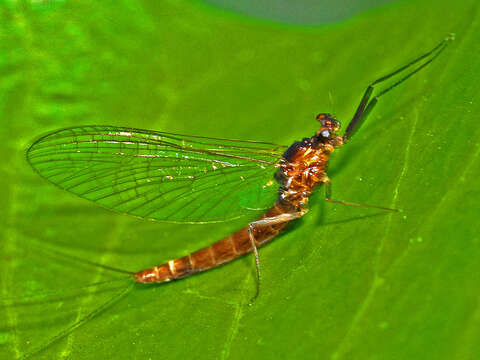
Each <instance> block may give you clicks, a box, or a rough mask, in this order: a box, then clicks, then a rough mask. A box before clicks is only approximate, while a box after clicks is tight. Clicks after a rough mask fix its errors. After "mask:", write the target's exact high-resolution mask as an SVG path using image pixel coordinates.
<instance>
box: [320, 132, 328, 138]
mask: <svg viewBox="0 0 480 360" xmlns="http://www.w3.org/2000/svg"><path fill="white" fill-rule="evenodd" d="M320 135H321V136H322V137H324V138H329V137H330V131H328V130H323V131H322V132H321V133H320Z"/></svg>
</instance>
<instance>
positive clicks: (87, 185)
mask: <svg viewBox="0 0 480 360" xmlns="http://www.w3.org/2000/svg"><path fill="white" fill-rule="evenodd" d="M286 148H287V147H286V146H282V145H275V144H270V143H261V142H254V141H242V140H230V139H215V138H206V137H200V136H188V135H178V134H171V133H165V132H157V131H150V130H141V129H132V128H123V127H114V126H81V127H72V128H67V129H61V130H57V131H54V132H52V133H49V134H47V135H45V136H43V137H41V138H40V139H38V140H37V141H36V142H34V143H33V144H32V146H31V147H30V148H29V150H28V152H27V159H28V161H29V163H30V164H31V165H32V167H33V168H34V169H35V170H36V171H37V172H38V173H39V174H40V175H41V176H43V177H44V178H46V179H48V180H49V181H51V182H52V183H54V184H56V185H58V186H59V187H61V188H62V189H65V190H68V191H70V192H72V193H74V194H76V195H78V196H80V197H82V198H85V199H88V200H91V201H94V202H96V203H97V204H100V205H102V206H104V207H106V208H108V209H112V210H115V211H119V212H122V213H128V214H131V215H134V216H139V217H142V218H147V219H154V220H161V221H170V222H180V223H206V222H218V221H225V220H229V219H234V218H238V217H241V216H243V215H247V214H249V215H252V211H259V210H264V209H265V208H267V207H269V206H271V205H272V204H273V203H274V201H275V199H276V197H277V191H278V184H277V182H276V181H275V180H274V177H273V176H274V173H275V172H276V170H277V164H278V161H279V159H280V158H281V156H282V154H283V152H284V151H285V150H286Z"/></svg>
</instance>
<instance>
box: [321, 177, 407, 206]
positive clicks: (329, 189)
mask: <svg viewBox="0 0 480 360" xmlns="http://www.w3.org/2000/svg"><path fill="white" fill-rule="evenodd" d="M331 194H332V183H331V181H330V179H328V180H327V181H326V182H325V200H326V201H329V202H332V203H336V204H342V205H349V206H358V207H366V208H373V209H380V210H385V211H393V212H400V210H397V209H391V208H387V207H383V206H375V205H367V204H359V203H354V202H347V201H341V200H333V199H331V198H330V195H331Z"/></svg>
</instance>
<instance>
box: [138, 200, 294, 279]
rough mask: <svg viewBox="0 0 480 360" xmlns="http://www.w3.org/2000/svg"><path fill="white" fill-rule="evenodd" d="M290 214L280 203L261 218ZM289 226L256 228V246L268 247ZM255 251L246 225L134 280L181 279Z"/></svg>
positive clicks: (141, 274)
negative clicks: (266, 245)
mask: <svg viewBox="0 0 480 360" xmlns="http://www.w3.org/2000/svg"><path fill="white" fill-rule="evenodd" d="M287 211H288V209H286V205H282V204H280V203H277V204H275V205H274V206H273V207H272V208H271V209H270V210H268V211H267V212H266V213H265V214H264V215H263V216H262V217H261V219H263V218H267V217H273V216H277V215H280V214H283V213H285V212H287ZM286 225H287V223H286V222H284V223H280V224H274V225H269V226H263V227H261V228H258V229H254V230H253V234H254V237H255V245H256V246H257V247H260V246H263V245H265V244H266V243H268V242H269V241H271V240H272V239H273V238H274V237H275V236H277V235H278V234H279V233H280V231H281V230H282V229H283V228H284V227H285V226H286ZM252 250H253V249H252V244H251V242H250V237H249V235H248V226H246V227H244V228H243V229H241V230H239V231H237V232H235V233H233V234H232V235H230V236H227V237H225V238H223V239H222V240H220V241H217V242H216V243H214V244H212V245H209V246H207V247H205V248H203V249H200V250H198V251H195V252H193V253H191V254H189V255H187V256H184V257H181V258H178V259H175V260H170V261H168V262H167V263H165V264H162V265H158V266H155V267H153V268H150V269H145V270H142V271H139V272H137V273H135V279H136V280H137V282H140V283H159V282H164V281H170V280H177V279H182V278H184V277H187V276H190V275H193V274H196V273H199V272H202V271H206V270H209V269H212V268H214V267H217V266H220V265H223V264H225V263H228V262H230V261H232V260H235V259H236V258H238V257H240V256H243V255H245V254H248V253H249V252H251V251H252Z"/></svg>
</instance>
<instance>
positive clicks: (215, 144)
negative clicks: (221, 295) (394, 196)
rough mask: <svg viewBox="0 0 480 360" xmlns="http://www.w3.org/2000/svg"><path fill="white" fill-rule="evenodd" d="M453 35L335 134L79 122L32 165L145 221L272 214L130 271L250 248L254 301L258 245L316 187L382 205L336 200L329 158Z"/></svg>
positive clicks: (150, 276) (153, 275)
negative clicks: (213, 133) (188, 131)
mask: <svg viewBox="0 0 480 360" xmlns="http://www.w3.org/2000/svg"><path fill="white" fill-rule="evenodd" d="M451 39H452V37H448V38H446V39H445V40H443V41H442V42H440V43H439V44H438V45H437V46H435V47H434V48H433V49H432V50H430V51H428V52H426V53H425V54H423V55H421V56H419V57H418V58H416V59H414V60H413V61H411V62H409V63H408V64H406V65H404V66H401V67H400V68H398V69H396V70H395V71H393V72H391V73H389V74H387V75H385V76H383V77H381V78H379V79H377V80H375V81H374V82H372V83H371V84H370V85H369V86H368V87H367V89H366V90H365V93H364V94H363V97H362V99H361V101H360V104H359V105H358V107H357V109H356V111H355V113H354V115H353V117H352V119H351V121H350V123H349V124H348V126H347V128H346V130H345V133H344V134H343V135H339V129H340V123H339V121H338V120H337V119H336V117H335V116H333V115H331V114H327V113H322V114H319V115H318V116H317V117H316V120H317V121H319V123H320V127H319V129H318V130H317V131H316V132H315V134H314V135H313V136H312V137H309V138H304V139H303V140H301V141H297V142H295V143H293V144H292V145H291V146H289V147H287V146H282V145H276V144H272V143H265V142H256V141H245V140H232V139H219V138H209V137H202V136H188V135H179V134H173V133H166V132H158V131H151V130H141V129H134V128H124V127H114V126H100V125H91V126H77V127H71V128H66V129H61V130H57V131H53V132H51V133H48V134H46V135H44V136H42V137H41V138H39V139H38V140H37V141H35V142H34V143H33V144H32V145H31V147H30V148H29V149H28V152H27V160H28V162H29V163H30V164H31V166H32V167H33V168H34V169H35V170H36V171H37V172H38V173H39V174H40V175H41V176H42V177H44V178H46V179H47V180H49V181H50V182H52V183H54V184H56V185H58V186H59V187H61V188H63V189H65V190H67V191H69V192H71V193H74V194H76V195H78V196H80V197H82V198H85V199H88V200H90V201H93V202H95V203H97V204H99V205H101V206H103V207H105V208H108V209H111V210H114V211H117V212H121V213H127V214H130V215H134V216H137V217H141V218H145V219H153V220H160V221H169V222H176V223H211V222H220V221H226V220H230V219H234V218H238V217H242V216H248V215H250V216H251V214H254V213H258V212H260V211H262V209H266V210H263V211H264V212H263V215H261V216H260V217H259V218H258V219H257V220H255V221H252V222H250V223H249V224H248V225H247V226H245V227H244V228H242V229H240V230H238V231H237V232H235V233H233V234H231V235H229V236H227V237H225V238H223V239H221V240H220V241H218V242H216V243H214V244H212V245H209V246H207V247H205V248H203V249H200V250H198V251H195V252H193V253H191V254H188V255H186V256H184V257H181V258H177V259H173V260H170V261H168V262H167V263H165V264H161V265H157V266H153V267H151V268H148V269H144V270H141V271H138V272H126V273H128V275H129V276H131V277H132V278H133V279H135V281H136V282H138V283H162V282H168V281H172V280H178V279H182V278H185V277H188V276H190V275H193V274H196V273H200V272H203V271H206V270H209V269H212V268H215V267H217V266H220V265H223V264H226V263H229V262H231V261H233V260H234V259H237V258H239V257H241V256H243V255H246V254H248V253H252V252H253V254H254V256H255V263H256V269H257V276H258V279H257V280H258V281H257V290H256V294H255V297H256V296H258V293H259V289H260V274H261V272H260V261H259V256H258V248H259V247H261V246H263V245H265V244H267V243H268V242H270V241H271V240H272V239H274V238H275V237H276V236H277V235H278V234H279V233H280V232H282V231H283V230H285V228H286V226H287V225H288V224H289V223H290V222H292V221H293V220H295V219H298V218H300V217H302V216H304V215H305V214H306V212H307V209H308V201H309V196H310V195H311V194H312V192H313V191H314V189H315V188H317V187H319V186H320V185H322V184H324V185H325V192H326V200H328V201H330V202H336V203H341V204H345V205H353V206H367V207H375V208H381V207H378V206H371V205H362V204H357V203H351V202H344V201H338V200H333V199H331V182H330V179H329V177H328V176H327V171H326V170H327V164H328V161H329V157H330V154H331V153H332V152H333V151H334V150H335V149H338V148H340V147H341V146H342V145H344V144H345V143H347V142H348V141H349V140H350V139H351V138H352V136H353V135H354V134H355V132H356V131H357V130H358V129H359V128H360V127H361V125H362V124H363V122H364V121H365V119H366V118H367V117H368V115H369V114H370V112H371V111H372V109H373V108H374V107H375V105H376V104H377V102H378V100H379V98H380V97H382V96H383V95H385V94H386V93H388V92H390V91H391V90H392V89H394V88H395V87H397V86H398V85H400V84H401V83H403V82H404V81H405V80H407V79H408V78H410V77H411V76H413V75H414V74H415V73H417V72H418V71H420V70H421V69H423V68H425V67H426V66H427V65H428V64H430V63H431V62H432V61H433V60H434V59H435V58H436V57H438V55H440V53H441V52H442V51H443V50H444V49H445V48H446V46H447V44H448V42H449V40H451ZM397 75H398V76H399V79H398V80H396V81H395V82H394V83H393V84H391V85H390V86H388V87H386V88H385V89H383V90H381V91H379V92H378V93H377V94H376V95H373V91H374V88H375V86H376V85H378V84H381V83H384V82H385V81H387V80H389V79H391V78H392V77H395V76H397ZM272 204H273V205H272ZM381 209H385V210H393V209H387V208H381ZM124 272H125V271H124ZM255 297H254V298H255ZM93 315H94V314H90V315H88V316H90V317H91V316H93ZM87 318H88V317H86V319H87ZM83 322H84V321H83ZM83 322H79V324H80V325H81V323H83ZM79 324H77V325H76V326H79ZM72 329H73V327H72V328H70V329H69V330H68V331H71V330H72ZM67 333H68V332H67ZM65 334H66V333H64V335H65ZM57 338H58V337H57Z"/></svg>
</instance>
